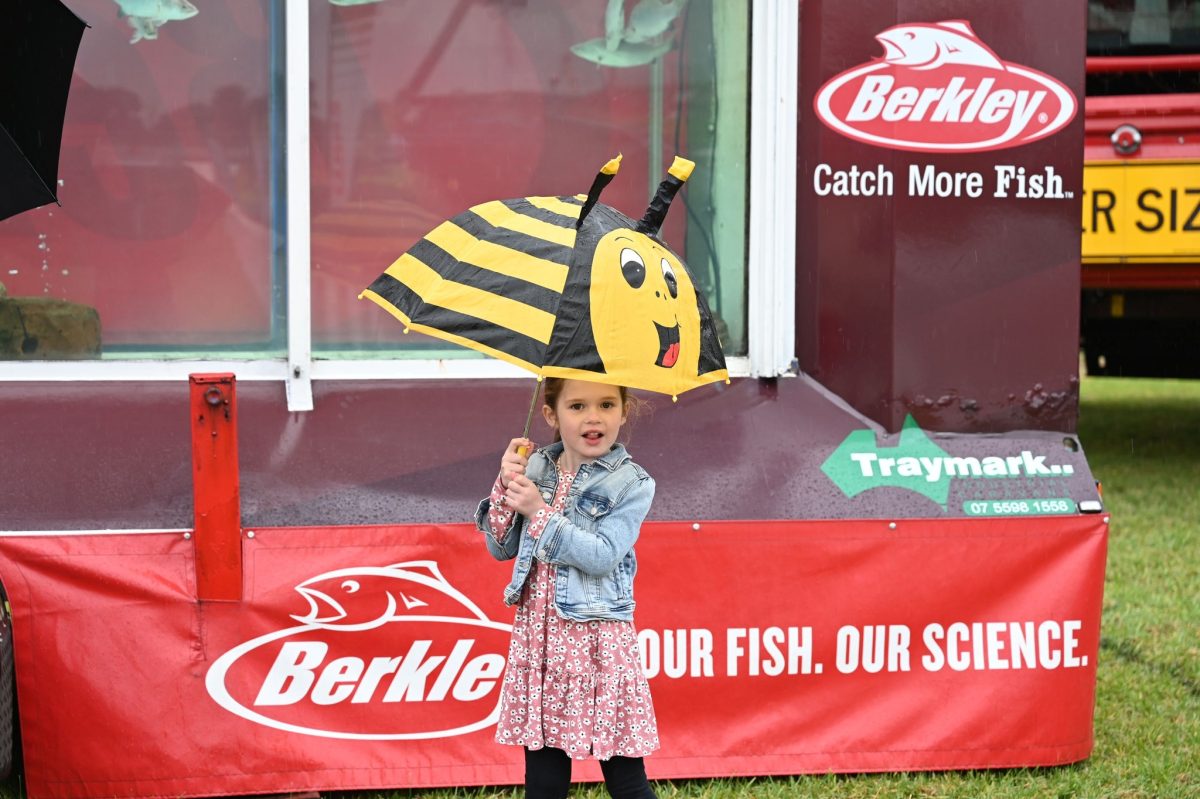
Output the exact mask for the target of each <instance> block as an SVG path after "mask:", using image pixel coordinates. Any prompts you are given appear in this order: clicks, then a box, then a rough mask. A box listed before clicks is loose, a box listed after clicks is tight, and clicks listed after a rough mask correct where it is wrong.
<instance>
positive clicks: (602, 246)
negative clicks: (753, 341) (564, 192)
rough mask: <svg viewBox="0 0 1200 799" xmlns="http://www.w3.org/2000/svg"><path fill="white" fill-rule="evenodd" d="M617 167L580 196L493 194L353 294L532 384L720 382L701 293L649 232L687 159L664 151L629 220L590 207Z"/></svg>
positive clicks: (715, 341) (646, 386)
mask: <svg viewBox="0 0 1200 799" xmlns="http://www.w3.org/2000/svg"><path fill="white" fill-rule="evenodd" d="M620 160H621V159H620V156H617V157H616V158H614V159H612V160H611V161H609V162H608V163H607V164H605V165H604V167H603V168H602V169H601V170H600V173H599V174H598V175H597V176H596V179H595V180H594V181H593V183H592V187H591V189H590V191H589V192H588V193H587V194H586V195H575V196H561V197H521V198H518V199H512V200H494V201H492V202H487V203H483V204H481V205H476V206H474V207H472V208H470V209H468V210H467V211H464V212H463V213H461V214H459V215H458V216H456V217H454V218H453V219H450V220H447V221H445V222H443V223H442V224H440V225H438V226H437V227H436V228H434V229H433V230H432V231H430V232H429V233H428V234H427V235H426V236H425V237H424V238H422V239H421V240H420V241H418V242H417V243H416V244H415V245H413V247H412V248H411V249H409V250H408V251H407V252H405V253H404V254H403V255H401V256H400V257H399V258H398V259H396V261H395V262H394V263H393V264H392V265H391V266H389V267H388V268H387V270H386V271H385V272H384V273H383V274H382V275H380V276H379V278H378V279H376V280H375V282H374V283H372V284H371V286H370V287H369V288H368V289H366V290H365V291H364V292H363V293H362V294H361V295H359V296H360V297H367V298H369V299H371V300H372V301H374V302H375V303H377V304H378V305H379V306H380V307H382V308H383V309H384V310H386V311H388V312H389V313H391V314H392V315H393V316H395V317H396V318H397V319H399V320H400V321H401V322H403V323H404V325H405V328H406V329H412V330H417V331H420V332H422V333H427V334H429V335H432V336H436V337H438V338H441V339H445V340H448V341H452V342H455V343H457V344H461V345H463V346H465V347H470V348H471V349H474V350H478V351H480V352H483V353H486V354H488V355H491V356H494V357H496V358H500V359H502V360H505V361H508V362H510V363H514V364H516V365H518V366H521V367H523V368H525V369H527V370H529V371H531V372H533V373H534V374H536V375H537V376H538V377H539V379H540V378H542V377H563V378H571V379H577V380H590V381H593V382H600V383H612V384H616V385H623V386H627V387H629V388H635V389H643V390H647V391H656V392H659V393H663V394H670V395H671V396H672V397H676V396H677V395H679V394H680V393H682V392H684V391H687V390H688V389H691V388H696V387H698V386H702V385H705V384H707V383H712V382H714V381H718V380H722V381H726V382H728V379H729V377H728V371H727V369H726V367H725V357H724V355H723V354H722V351H721V342H720V339H719V337H718V336H717V330H716V326H715V324H714V322H713V318H712V314H711V313H710V312H709V309H708V305H707V303H706V302H705V300H704V296H703V295H702V294H701V293H700V292H699V291H697V289H696V285H695V283H694V281H693V280H692V277H691V274H690V273H689V272H688V269H687V267H686V266H685V265H684V263H683V261H682V260H681V259H680V258H679V256H677V255H676V254H675V253H674V252H673V251H672V250H671V249H670V247H668V246H667V245H666V244H665V243H663V241H662V240H661V239H660V238H659V230H660V228H661V227H662V223H663V219H664V217H665V216H666V213H667V210H668V208H669V207H670V204H671V200H672V199H673V198H674V196H675V194H676V192H678V191H679V188H680V187H681V186H682V185H683V183H684V181H686V180H687V178H688V176H689V175H690V174H691V171H692V167H693V166H694V165H693V163H692V162H691V161H688V160H686V159H684V158H679V157H676V159H675V162H674V163H673V164H672V166H671V169H670V170H669V172H668V174H667V177H666V178H665V179H664V180H663V181H662V183H661V184H660V185H659V187H658V191H657V192H656V193H655V196H654V197H653V198H652V199H651V202H650V205H649V207H648V208H647V209H646V212H645V215H644V216H643V217H642V218H641V219H640V220H638V221H634V220H633V219H631V218H630V217H627V216H625V215H624V214H622V213H621V212H620V211H617V210H616V209H614V208H612V207H610V206H608V205H604V204H602V203H600V202H599V198H600V193H601V192H602V191H603V190H604V187H605V186H607V185H608V184H609V182H610V181H611V180H612V179H613V177H614V176H615V175H616V174H617V170H618V168H619V166H620ZM536 396H537V395H536V391H535V394H534V397H535V401H536ZM526 434H527V435H528V423H527V424H526Z"/></svg>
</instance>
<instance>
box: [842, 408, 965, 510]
mask: <svg viewBox="0 0 1200 799" xmlns="http://www.w3.org/2000/svg"><path fill="white" fill-rule="evenodd" d="M946 460H947V453H946V450H944V449H942V448H941V447H939V446H938V445H937V444H935V443H933V441H931V440H930V439H929V436H927V435H925V431H924V430H922V429H921V428H920V427H919V426H918V425H917V422H916V420H914V419H913V418H912V416H909V417H907V418H906V419H905V420H904V427H903V428H901V430H900V440H899V442H898V443H897V444H896V446H894V447H880V446H878V445H877V444H876V443H875V433H874V431H872V430H855V431H853V432H851V433H850V435H848V436H846V438H845V440H844V441H842V443H841V444H839V445H838V448H837V449H835V450H834V451H833V453H832V454H830V456H829V457H828V458H826V459H825V462H824V463H823V464H821V471H823V472H824V473H825V475H826V476H827V477H828V478H829V479H830V480H832V481H833V482H834V485H836V486H837V487H838V488H839V489H841V491H842V493H843V494H845V495H846V496H847V497H856V496H858V495H859V494H861V493H862V492H864V491H867V490H869V489H872V488H879V487H880V486H896V487H898V488H905V489H908V490H909V491H915V492H916V493H918V494H920V495H922V496H925V497H928V498H929V499H931V500H933V501H934V502H936V503H937V504H939V505H941V506H942V508H943V509H944V508H945V507H946V498H947V497H948V496H949V494H950V479H949V478H950V476H951V475H950V474H949V473H948V472H947V471H946V469H945V468H944V467H945V465H946Z"/></svg>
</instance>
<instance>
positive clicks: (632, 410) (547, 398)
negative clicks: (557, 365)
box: [542, 377, 644, 441]
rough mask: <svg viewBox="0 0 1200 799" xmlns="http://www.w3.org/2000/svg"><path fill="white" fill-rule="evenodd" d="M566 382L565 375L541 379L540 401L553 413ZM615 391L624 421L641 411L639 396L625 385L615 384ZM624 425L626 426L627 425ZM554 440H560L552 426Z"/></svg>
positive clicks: (556, 411) (556, 429) (556, 430)
mask: <svg viewBox="0 0 1200 799" xmlns="http://www.w3.org/2000/svg"><path fill="white" fill-rule="evenodd" d="M566 383H567V379H566V378H565V377H547V378H545V379H544V380H543V381H542V384H543V385H542V402H544V403H545V404H546V405H549V406H550V408H551V409H552V410H553V411H554V412H555V413H558V397H559V395H560V394H562V390H563V386H564V385H566ZM617 391H618V393H619V394H620V395H621V407H622V408H623V409H624V410H625V415H626V421H632V420H633V419H634V418H635V417H636V416H638V415H639V414H640V413H641V411H642V407H643V402H644V401H643V400H642V398H641V397H638V396H636V395H634V394H630V393H629V389H627V388H626V387H625V386H617ZM626 427H627V428H628V426H627V425H626ZM554 440H555V441H562V436H561V435H559V432H558V428H557V427H556V428H554Z"/></svg>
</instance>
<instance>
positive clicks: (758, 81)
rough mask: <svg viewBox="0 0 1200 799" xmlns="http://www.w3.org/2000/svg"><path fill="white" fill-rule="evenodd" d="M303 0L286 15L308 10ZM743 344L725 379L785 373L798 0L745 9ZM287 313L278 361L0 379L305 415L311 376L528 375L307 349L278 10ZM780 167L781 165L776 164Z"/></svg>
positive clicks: (790, 324)
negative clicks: (232, 377) (232, 395)
mask: <svg viewBox="0 0 1200 799" xmlns="http://www.w3.org/2000/svg"><path fill="white" fill-rule="evenodd" d="M307 7H308V6H307V3H306V2H304V0H290V1H289V2H288V3H287V5H286V9H287V11H288V12H291V11H292V10H294V9H304V10H305V11H307ZM751 15H752V20H751V40H750V41H751V48H750V52H751V81H750V164H749V194H748V202H749V206H750V208H749V231H748V234H747V239H748V240H747V269H748V283H749V291H748V295H747V303H748V308H747V318H748V322H747V326H748V330H747V337H748V344H749V355H747V356H736V357H730V358H728V359H727V364H728V367H729V374H730V377H776V376H780V375H786V374H791V373H793V372H794V362H795V307H796V296H795V295H796V288H795V263H796V261H795V229H796V170H795V168H794V165H795V163H796V134H797V127H796V108H797V97H796V93H797V90H798V86H797V65H798V47H797V43H798V42H797V40H798V36H797V32H798V23H799V0H753V4H752V6H751ZM285 36H286V56H285V59H286V72H285V77H284V80H285V93H286V109H287V110H286V120H287V122H286V132H285V138H286V147H287V154H286V169H287V175H286V181H287V203H288V207H287V269H286V274H287V312H288V323H287V331H288V344H287V356H286V360H285V359H267V360H232V359H228V358H225V359H213V360H208V359H192V360H137V361H132V360H130V361H118V360H111V361H109V360H89V361H8V362H3V363H0V383H2V382H25V381H29V382H32V381H50V382H88V381H101V380H106V381H185V380H187V378H188V375H189V374H192V373H195V372H232V373H234V374H236V375H237V377H238V379H239V380H258V381H278V382H283V383H284V384H285V385H286V388H287V404H288V410H289V411H307V410H312V409H313V394H312V381H313V380H420V379H434V378H447V377H452V378H458V377H461V378H508V377H523V376H527V375H528V373H527V372H525V371H523V370H521V369H519V368H517V367H515V366H513V365H511V364H508V363H504V362H501V361H496V360H492V359H446V360H417V359H391V360H322V359H314V358H313V353H312V304H311V296H312V294H311V286H312V283H311V276H312V273H311V210H310V191H311V183H310V172H309V157H310V156H309V122H310V120H309V115H308V108H309V92H308V78H309V59H308V40H309V30H308V14H307V13H299V14H296V13H285ZM780 165H783V168H780Z"/></svg>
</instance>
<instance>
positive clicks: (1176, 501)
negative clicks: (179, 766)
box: [0, 378, 1200, 799]
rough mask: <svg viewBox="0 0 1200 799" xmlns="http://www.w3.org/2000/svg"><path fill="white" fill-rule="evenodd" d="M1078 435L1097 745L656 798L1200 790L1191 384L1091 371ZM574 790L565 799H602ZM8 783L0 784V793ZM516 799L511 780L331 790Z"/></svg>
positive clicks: (1196, 406) (1175, 793)
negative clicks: (1091, 599) (1095, 526)
mask: <svg viewBox="0 0 1200 799" xmlns="http://www.w3.org/2000/svg"><path fill="white" fill-rule="evenodd" d="M1079 436H1080V439H1081V441H1082V442H1083V445H1084V449H1085V450H1086V452H1087V456H1088V462H1089V463H1090V464H1091V467H1092V471H1093V473H1094V474H1095V475H1096V477H1097V478H1098V479H1099V480H1101V481H1102V482H1103V485H1104V499H1105V502H1106V504H1107V506H1108V510H1109V512H1110V513H1111V514H1112V520H1113V521H1112V527H1111V530H1110V541H1109V552H1108V569H1107V577H1106V582H1105V596H1104V617H1103V622H1102V629H1101V641H1100V657H1099V664H1098V668H1097V674H1098V677H1097V696H1096V748H1095V751H1094V752H1093V754H1092V757H1091V758H1090V759H1089V760H1087V761H1085V762H1083V763H1078V764H1074V765H1070V766H1061V767H1057V768H1035V769H1009V770H1003V771H974V772H938V773H912V774H877V775H876V774H867V775H822V776H807V777H786V778H773V779H771V778H760V779H730V780H676V781H671V782H660V783H657V784H656V786H655V787H656V789H657V791H658V795H659V796H660V797H662V799H675V798H676V797H679V798H680V799H682V798H684V797H687V798H688V799H743V798H744V799H751V798H752V799H791V798H792V797H829V799H833V798H834V797H837V799H901V798H904V799H908V798H909V797H913V798H914V799H924V798H926V797H946V798H947V799H1030V798H1033V799H1068V798H1070V799H1075V798H1076V797H1078V798H1079V799H1175V797H1181V798H1184V797H1200V640H1198V639H1200V381H1192V382H1188V381H1172V380H1126V379H1116V378H1090V379H1084V381H1083V383H1082V402H1081V408H1080V419H1079ZM607 795H608V794H607V793H606V792H605V791H604V788H603V787H602V786H597V785H592V786H576V788H575V789H574V791H573V792H572V797H574V798H575V799H603V798H604V797H607ZM10 796H13V792H12V791H9V792H3V791H0V797H10ZM340 796H341V797H342V798H343V799H352V797H353V799H377V798H379V799H382V798H383V797H388V799H513V798H515V797H519V796H521V791H519V790H517V789H513V788H471V789H462V788H460V789H449V790H414V791H395V792H390V793H387V794H379V793H354V794H341V795H340Z"/></svg>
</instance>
